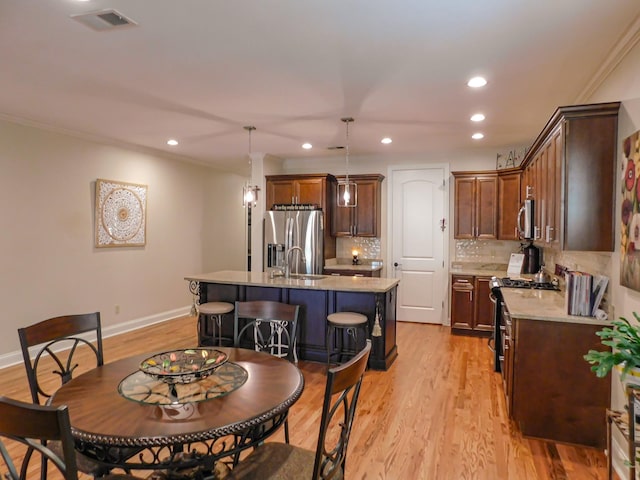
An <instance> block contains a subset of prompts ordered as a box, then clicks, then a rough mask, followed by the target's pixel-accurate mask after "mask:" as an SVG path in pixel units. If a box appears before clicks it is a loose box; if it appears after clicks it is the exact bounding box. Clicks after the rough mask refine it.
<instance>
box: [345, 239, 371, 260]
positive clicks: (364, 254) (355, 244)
mask: <svg viewBox="0 0 640 480" xmlns="http://www.w3.org/2000/svg"><path fill="white" fill-rule="evenodd" d="M352 250H357V251H358V256H359V257H360V258H363V259H379V258H382V255H381V253H380V239H379V238H377V237H338V238H337V239H336V257H338V258H351V251H352Z"/></svg>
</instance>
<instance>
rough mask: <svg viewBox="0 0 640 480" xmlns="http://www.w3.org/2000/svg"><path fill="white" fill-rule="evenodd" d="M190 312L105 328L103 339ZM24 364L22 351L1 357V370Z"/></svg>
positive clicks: (179, 311)
mask: <svg viewBox="0 0 640 480" xmlns="http://www.w3.org/2000/svg"><path fill="white" fill-rule="evenodd" d="M190 310H191V305H189V306H187V307H181V308H176V309H175V310H169V311H167V312H161V313H157V314H155V315H149V316H148V317H142V318H137V319H134V320H130V321H128V322H123V323H118V324H116V325H113V326H110V327H106V328H105V327H103V328H102V338H103V339H104V338H109V337H113V336H115V335H120V334H122V333H126V332H131V331H133V330H138V329H139V328H143V327H148V326H149V325H154V324H156V323H161V322H166V321H167V320H173V319H174V318H179V317H184V316H185V315H189V312H190ZM16 336H17V333H16ZM93 337H94V338H93V340H95V335H94V336H93ZM87 339H91V336H87ZM105 361H106V359H105ZM22 362H23V360H22V351H20V350H17V351H14V352H9V353H5V354H4V355H0V368H5V367H10V366H12V365H17V364H19V363H22Z"/></svg>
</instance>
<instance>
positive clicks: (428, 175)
mask: <svg viewBox="0 0 640 480" xmlns="http://www.w3.org/2000/svg"><path fill="white" fill-rule="evenodd" d="M445 175H446V176H448V168H447V167H433V168H424V169H416V170H401V169H398V170H391V175H390V176H391V182H390V183H391V190H392V191H391V192H390V194H389V198H390V199H391V205H390V209H389V211H390V212H391V215H390V222H389V229H390V231H389V235H388V238H389V239H390V240H391V246H390V249H391V252H392V254H391V268H392V271H393V276H394V277H395V278H399V279H400V284H399V286H398V302H397V312H396V318H397V319H398V320H400V321H409V322H421V323H439V324H442V323H443V307H444V301H445V299H446V288H447V285H446V283H447V282H446V278H445V268H444V261H445V238H446V230H445V229H444V228H442V227H443V221H445V217H446V216H445V211H448V210H445V208H446V206H447V202H446V201H445V198H448V196H446V187H445V178H446V177H445ZM445 222H446V221H445ZM446 223H448V222H446ZM446 223H445V224H446Z"/></svg>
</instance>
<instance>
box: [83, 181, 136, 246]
mask: <svg viewBox="0 0 640 480" xmlns="http://www.w3.org/2000/svg"><path fill="white" fill-rule="evenodd" d="M146 224H147V186H146V185H138V184H135V183H126V182H116V181H113V180H103V179H100V178H99V179H97V180H96V228H95V230H96V247H143V246H144V245H145V244H146V242H147V226H146Z"/></svg>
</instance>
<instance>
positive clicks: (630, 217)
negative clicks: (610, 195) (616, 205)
mask: <svg viewBox="0 0 640 480" xmlns="http://www.w3.org/2000/svg"><path fill="white" fill-rule="evenodd" d="M621 167H622V187H621V188H622V205H621V208H620V220H621V222H622V228H621V232H620V244H621V245H620V284H621V285H622V286H625V287H628V288H631V289H633V290H638V291H640V206H639V204H640V182H638V177H639V176H640V131H638V132H636V133H634V134H633V135H631V136H630V137H627V138H625V140H624V141H623V142H622V165H621Z"/></svg>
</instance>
